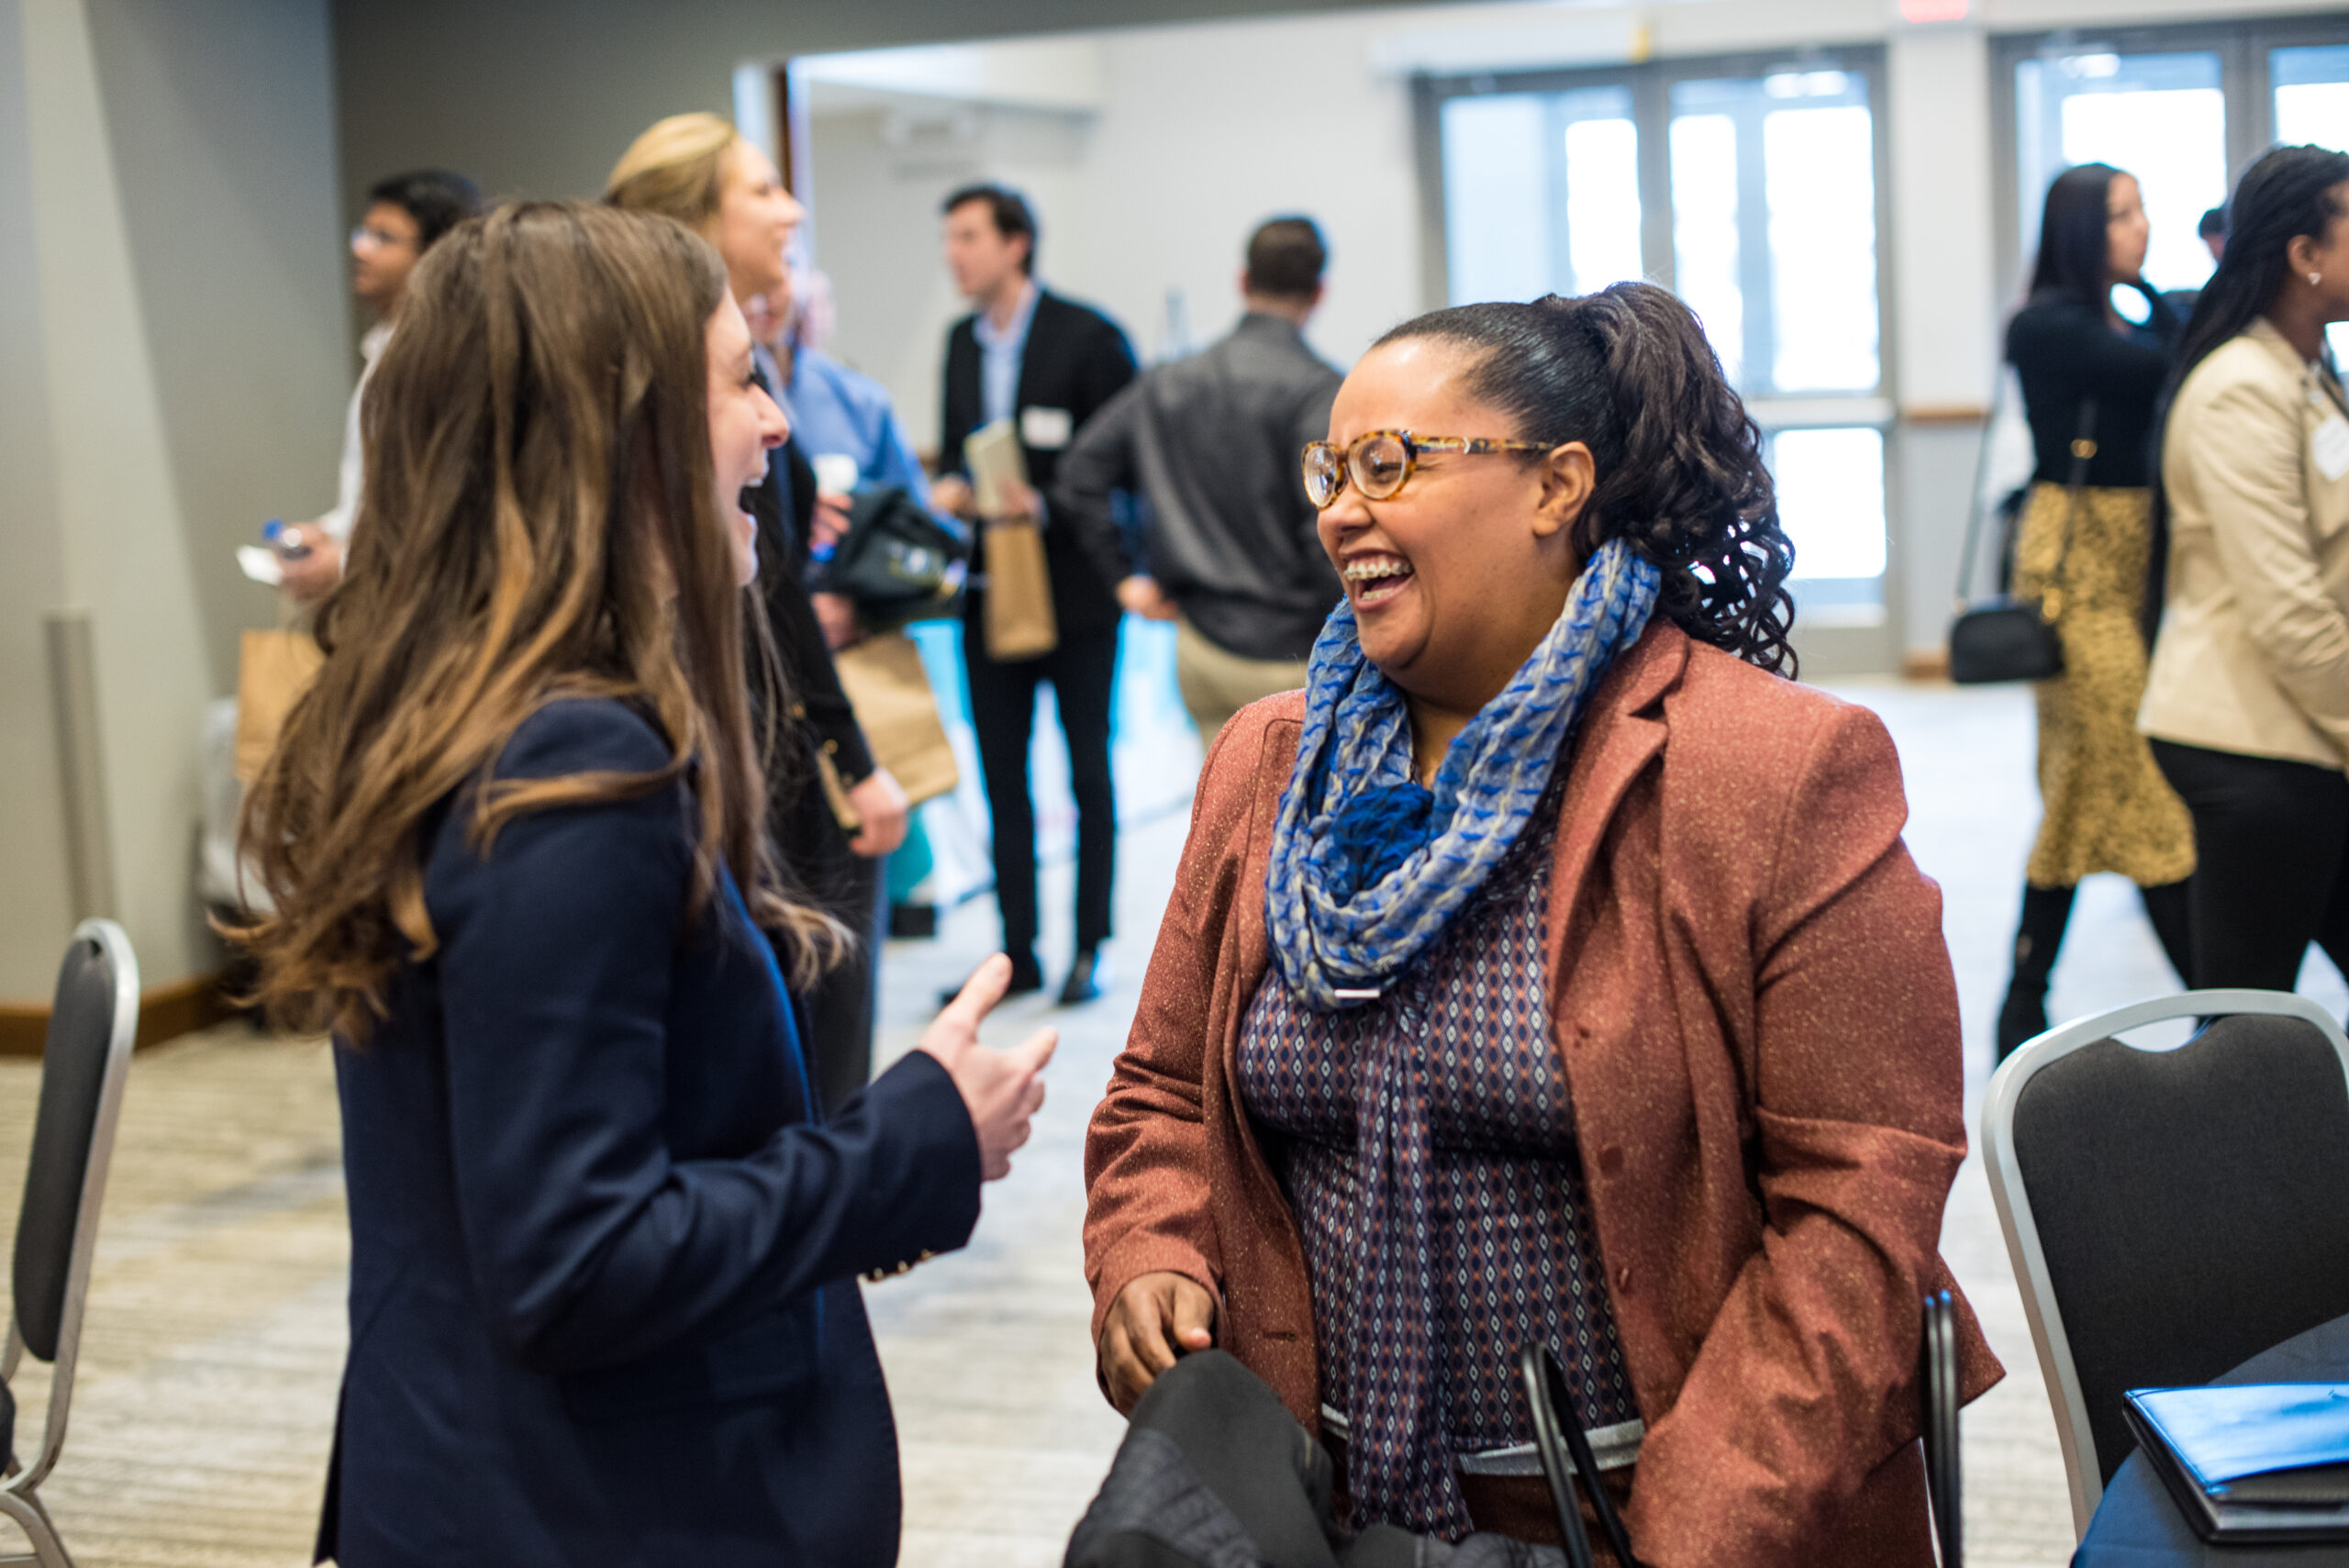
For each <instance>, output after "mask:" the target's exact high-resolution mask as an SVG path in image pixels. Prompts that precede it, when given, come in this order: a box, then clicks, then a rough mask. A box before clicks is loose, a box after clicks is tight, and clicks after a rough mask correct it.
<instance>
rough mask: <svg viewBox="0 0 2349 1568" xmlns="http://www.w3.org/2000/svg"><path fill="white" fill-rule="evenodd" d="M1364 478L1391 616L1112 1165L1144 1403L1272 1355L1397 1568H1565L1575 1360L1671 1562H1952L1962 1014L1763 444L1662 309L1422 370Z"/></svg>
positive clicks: (1189, 903)
mask: <svg viewBox="0 0 2349 1568" xmlns="http://www.w3.org/2000/svg"><path fill="white" fill-rule="evenodd" d="M1306 467H1307V478H1308V490H1309V491H1310V492H1311V493H1312V495H1313V498H1314V500H1315V501H1316V502H1317V504H1319V506H1321V507H1322V508H1323V510H1322V513H1321V539H1322V543H1323V546H1324V547H1325V548H1326V549H1327V550H1329V552H1330V558H1331V560H1332V561H1333V562H1335V563H1336V564H1337V566H1338V568H1339V571H1340V574H1341V577H1342V578H1343V579H1344V581H1345V584H1346V589H1347V599H1346V601H1345V602H1344V603H1343V604H1341V606H1339V608H1338V610H1337V611H1336V612H1335V613H1334V614H1333V615H1332V617H1330V626H1329V628H1327V629H1326V630H1325V631H1324V633H1323V635H1322V639H1321V641H1320V643H1319V646H1318V647H1317V648H1316V651H1315V653H1314V660H1313V680H1312V684H1311V685H1310V686H1309V687H1308V690H1307V691H1306V692H1304V693H1301V694H1290V695H1286V696H1283V697H1275V698H1270V699H1268V700H1266V701H1264V702H1262V703H1258V704H1256V705H1255V706H1252V707H1250V708H1247V709H1244V710H1243V711H1242V712H1241V714H1240V715H1239V717H1236V718H1235V719H1234V720H1233V721H1232V722H1231V723H1230V725H1229V726H1228V727H1227V728H1226V729H1225V730H1224V732H1223V734H1222V736H1221V738H1220V739H1219V741H1218V743H1217V745H1216V747H1215V749H1214V751H1213V752H1212V754H1211V755H1210V756H1209V758H1208V763H1207V767H1206V770H1205V773H1203V775H1202V777H1201V780H1200V784H1199V791H1198V796H1197V805H1196V806H1195V808H1194V817H1193V822H1192V829H1191V836H1190V841H1189V844H1188V846H1187V847H1186V851H1185V853H1184V859H1183V863H1182V869H1181V872H1180V874H1179V877H1178V881H1177V884H1176V888H1175V895H1174V898H1173V901H1172V902H1171V904H1170V906H1169V907H1168V909H1167V913H1166V917H1165V920H1164V922H1163V925H1162V927H1161V929H1160V932H1159V938H1158V945H1157V949H1156V951H1155V952H1154V953H1153V955H1152V961H1151V966H1150V972H1149V975H1148V977H1147V980H1146V982H1145V984H1144V988H1143V995H1142V998H1141V1006H1140V1009H1139V1011H1138V1012H1137V1014H1136V1018H1135V1022H1134V1028H1133V1032H1132V1035H1131V1038H1130V1041H1129V1043H1128V1046H1127V1049H1126V1051H1125V1052H1124V1054H1123V1055H1121V1056H1120V1058H1119V1062H1118V1064H1117V1069H1116V1072H1115V1074H1114V1076H1113V1078H1112V1080H1111V1083H1110V1085H1109V1090H1108V1097H1107V1098H1106V1099H1105V1100H1104V1101H1103V1103H1102V1105H1101V1106H1100V1108H1099V1109H1098V1110H1097V1112H1096V1114H1095V1118H1094V1123H1093V1128H1092V1132H1091V1137H1090V1140H1089V1142H1088V1145H1087V1151H1086V1174H1087V1177H1088V1181H1089V1184H1090V1186H1089V1191H1090V1195H1091V1209H1090V1213H1089V1215H1088V1218H1087V1223H1086V1228H1085V1251H1086V1266H1087V1270H1088V1273H1089V1277H1090V1279H1091V1282H1092V1284H1093V1287H1094V1292H1095V1331H1096V1339H1097V1347H1098V1351H1099V1356H1100V1362H1101V1372H1102V1377H1103V1382H1104V1386H1105V1388H1106V1389H1107V1390H1108V1394H1109V1396H1110V1397H1111V1398H1112V1400H1113V1401H1115V1402H1116V1403H1117V1404H1118V1405H1119V1407H1120V1408H1127V1409H1130V1407H1132V1406H1133V1404H1134V1403H1135V1401H1136V1400H1137V1399H1139V1398H1140V1396H1141V1394H1142V1393H1143V1391H1144V1390H1145V1389H1146V1388H1147V1387H1148V1385H1150V1383H1151V1382H1152V1379H1153V1378H1154V1377H1155V1376H1156V1375H1157V1374H1158V1373H1160V1372H1163V1371H1164V1370H1165V1369H1166V1368H1167V1367H1169V1366H1171V1365H1172V1364H1173V1363H1174V1361H1175V1358H1176V1357H1177V1356H1179V1355H1180V1354H1183V1353H1185V1352H1186V1351H1197V1350H1203V1349H1205V1348H1207V1347H1208V1346H1209V1345H1210V1344H1212V1345H1216V1346H1219V1347H1221V1348H1222V1349H1224V1350H1227V1351H1230V1352H1231V1354H1232V1355H1234V1356H1236V1357H1237V1358H1238V1359H1239V1360H1240V1361H1241V1362H1242V1363H1244V1364H1245V1365H1246V1366H1247V1367H1248V1368H1250V1369H1251V1370H1252V1371H1253V1372H1254V1373H1257V1374H1258V1375H1259V1376H1260V1377H1262V1378H1263V1379H1264V1381H1265V1382H1266V1383H1268V1384H1269V1385H1271V1386H1272V1387H1273V1389H1274V1390H1275V1392H1276V1393H1278V1395H1279V1396H1280V1397H1281V1399H1282V1400H1283V1402H1284V1403H1285V1404H1286V1406H1287V1407H1288V1408H1289V1410H1290V1411H1291V1412H1292V1413H1293V1414H1294V1415H1295V1416H1296V1417H1297V1419H1298V1420H1300V1421H1302V1422H1304V1423H1306V1424H1307V1426H1308V1428H1313V1429H1319V1431H1320V1432H1321V1433H1323V1434H1324V1435H1325V1436H1327V1437H1328V1438H1330V1439H1331V1440H1332V1441H1333V1446H1338V1447H1340V1448H1341V1452H1342V1457H1341V1473H1342V1475H1343V1485H1344V1487H1345V1491H1346V1493H1347V1495H1348V1497H1349V1499H1350V1504H1351V1511H1352V1523H1353V1527H1354V1528H1356V1529H1360V1528H1363V1527H1365V1526H1368V1525H1371V1524H1374V1523H1382V1522H1383V1523H1386V1524H1392V1525H1396V1526H1399V1527H1401V1528H1403V1529H1409V1530H1414V1531H1419V1532H1425V1533H1431V1534H1439V1535H1443V1536H1445V1537H1447V1538H1451V1539H1458V1538H1459V1537H1461V1536H1463V1535H1464V1534H1465V1533H1467V1532H1468V1531H1469V1530H1471V1529H1486V1530H1497V1531H1501V1532H1504V1533H1508V1534H1512V1535H1520V1536H1525V1537H1531V1538H1536V1539H1538V1538H1540V1537H1542V1535H1543V1534H1545V1533H1546V1532H1545V1529H1544V1525H1543V1516H1544V1514H1545V1512H1546V1509H1547V1503H1546V1499H1545V1498H1544V1497H1543V1496H1542V1490H1541V1484H1540V1482H1539V1481H1538V1480H1534V1479H1531V1478H1530V1477H1529V1475H1528V1470H1529V1468H1530V1465H1529V1463H1528V1462H1526V1450H1525V1449H1524V1446H1523V1445H1524V1444H1525V1443H1526V1441H1527V1440H1528V1437H1529V1435H1530V1434H1529V1432H1528V1430H1527V1429H1526V1428H1525V1425H1524V1421H1523V1417H1522V1415H1521V1412H1520V1409H1519V1406H1518V1402H1517V1399H1516V1397H1515V1395H1514V1393H1513V1390H1512V1387H1511V1385H1510V1383H1509V1373H1508V1369H1509V1367H1510V1366H1511V1365H1512V1364H1513V1360H1514V1356H1515V1352H1516V1351H1517V1349H1518V1348H1519V1346H1520V1345H1521V1344H1523V1343H1524V1342H1526V1341H1527V1340H1531V1339H1535V1338H1539V1339H1542V1340H1544V1341H1546V1342H1547V1343H1549V1344H1550V1345H1551V1346H1552V1348H1553V1350H1555V1351H1557V1352H1558V1354H1559V1356H1560V1359H1561V1361H1562V1362H1564V1365H1565V1366H1566V1368H1567V1370H1568V1377H1569V1382H1570V1385H1572V1390H1573V1395H1574V1402H1575V1410H1574V1412H1573V1414H1574V1415H1575V1417H1577V1418H1579V1420H1580V1422H1581V1424H1582V1425H1583V1426H1584V1427H1585V1429H1587V1430H1590V1431H1591V1432H1592V1433H1593V1435H1594V1437H1595V1438H1596V1439H1597V1445H1596V1446H1598V1448H1600V1449H1601V1450H1602V1451H1607V1452H1609V1453H1610V1454H1611V1455H1612V1456H1613V1458H1614V1460H1615V1462H1617V1463H1618V1464H1624V1465H1635V1468H1633V1469H1632V1470H1631V1475H1632V1480H1631V1485H1630V1488H1629V1499H1630V1507H1629V1523H1630V1526H1631V1537H1632V1544H1633V1547H1634V1549H1635V1551H1637V1552H1638V1554H1639V1555H1640V1556H1641V1557H1642V1560H1644V1561H1645V1562H1650V1563H1653V1564H1656V1565H1658V1568H1675V1565H1678V1564H1684V1563H1686V1564H1697V1563H1705V1564H1713V1565H1718V1564H1731V1563H1743V1564H1756V1565H1760V1564H1788V1565H1792V1564H1796V1563H1802V1564H1806V1565H1809V1564H1820V1563H1852V1564H1854V1565H1856V1564H1861V1563H1865V1564H1869V1565H1871V1568H1875V1565H1879V1564H1887V1563H1895V1564H1898V1563H1913V1564H1919V1565H1920V1568H1921V1565H1924V1564H1929V1563H1931V1562H1932V1546H1931V1544H1930V1542H1929V1538H1928V1530H1927V1524H1926V1511H1925V1496H1924V1483H1923V1474H1922V1470H1921V1467H1920V1463H1919V1461H1918V1456H1917V1447H1916V1441H1915V1440H1916V1437H1917V1421H1916V1412H1917V1409H1918V1396H1917V1392H1916V1386H1915V1368H1916V1365H1917V1359H1918V1333H1919V1302H1920V1297H1921V1296H1923V1294H1924V1293H1925V1292H1927V1291H1929V1290H1932V1289H1936V1288H1939V1287H1942V1286H1944V1285H1946V1284H1948V1283H1949V1274H1948V1271H1947V1269H1946V1268H1945V1267H1944V1266H1943V1263H1942V1262H1941V1260H1940V1258H1939V1257H1938V1256H1937V1255H1936V1252H1935V1247H1936V1243H1937V1240H1938V1237H1939V1234H1940V1229H1941V1218H1942V1209H1943V1202H1944V1199H1945V1197H1946V1195H1947V1193H1948V1188H1949V1184H1950V1181H1951V1179H1952V1177H1953V1176H1954V1174H1955V1173H1956V1170H1957V1167H1958V1162H1959V1161H1960V1160H1961V1158H1962V1157H1963V1155H1964V1152H1965V1131H1964V1128H1963V1124H1962V1120H1961V1115H1960V1095H1961V1084H1962V1073H1961V1067H1960V1059H1959V1048H1958V1020H1957V1000H1956V995H1955V992H1954V985H1953V984H1952V979H1951V973H1950V965H1949V959H1948V956H1947V953H1946V951H1945V950H1944V948H1943V942H1942V937H1941V900H1940V896H1939V894H1938V892H1937V891H1936V889H1935V888H1934V887H1933V885H1932V884H1931V883H1930V882H1928V881H1927V880H1926V879H1925V878H1924V877H1923V876H1922V875H1921V874H1920V873H1919V872H1918V870H1917V868H1916V866H1915V864H1914V863H1913V862H1911V861H1910V860H1909V855H1908V851H1906V849H1905V848H1904V847H1903V846H1902V843H1901V840H1900V828H1901V824H1902V822H1903V820H1904V817H1905V816H1906V807H1905V806H1904V803H1903V800H1902V796H1901V789H1900V778H1899V768H1898V760H1897V759H1896V757H1895V755H1894V752H1893V749H1892V744H1891V742H1890V740H1889V739H1888V738H1887V736H1886V734H1885V732H1884V729H1883V727H1882V726H1881V725H1880V724H1879V723H1878V722H1877V720H1876V718H1875V717H1874V716H1873V715H1871V714H1869V713H1867V712H1865V710H1863V709H1860V708H1856V707H1853V706H1847V705H1845V704H1842V703H1841V702H1838V701H1836V700H1835V699H1833V698H1831V697H1828V696H1826V695H1822V694H1820V693H1818V692H1816V691H1812V690H1809V689H1806V688H1804V687H1801V686H1798V685H1796V684H1793V683H1792V682H1791V681H1789V680H1787V679H1786V678H1784V677H1783V675H1782V674H1781V673H1779V672H1780V671H1781V670H1783V669H1785V668H1786V667H1787V666H1789V665H1790V664H1791V663H1792V657H1791V653H1790V651H1789V650H1788V648H1787V640H1786V632H1787V620H1788V618H1789V613H1790V609H1791V606H1790V605H1789V602H1788V600H1787V595H1786V593H1785V590H1784V588H1783V584H1784V580H1785V578H1786V575H1787V571H1788V569H1789V566H1790V565H1791V561H1792V551H1791V549H1790V547H1789V546H1788V544H1787V539H1786V537H1785V535H1784V534H1783V533H1782V532H1781V531H1780V529H1779V528H1778V524H1777V518H1776V507H1775V505H1774V503H1773V501H1772V499H1771V494H1770V487H1769V480H1768V476H1767V475H1766V473H1765V472H1764V471H1763V468H1762V465H1761V462H1760V458H1759V453H1758V450H1757V444H1756V437H1755V433H1754V429H1753V425H1752V423H1751V422H1750V421H1749V420H1748V418H1747V417H1746V416H1745V412H1744V409H1743V408H1742V406H1741V405H1740V404H1739V403H1738V400H1737V398H1736V396H1735V395H1734V394H1732V393H1731V391H1730V389H1729V387H1728V386H1727V384H1725V383H1724V382H1723V380H1722V379H1721V375H1720V367H1719V364H1718V363H1717V362H1716V361H1715V360H1714V358H1713V356H1712V354H1711V351H1710V350H1709V349H1708V348H1707V346H1706V344H1705V342H1704V339H1703V337H1702V335H1701V333H1700V332H1699V330H1698V327H1697V324H1696V322H1695V319H1694V318H1693V317H1690V316H1689V314H1688V312H1687V307H1686V306H1682V305H1681V304H1680V302H1679V301H1678V300H1676V299H1675V298H1673V297H1672V296H1671V295H1668V294H1666V293H1665V292H1664V291H1663V290H1661V289H1657V288H1653V287H1652V286H1650V285H1646V284H1618V285H1616V286H1615V287H1613V288H1610V289H1609V290H1607V291H1605V292H1604V293H1602V294H1599V295H1592V296H1590V297H1588V298H1586V299H1579V300H1558V299H1549V300H1544V301H1542V302H1539V303H1537V304H1534V305H1530V306H1529V305H1486V306H1466V307H1462V308H1459V309H1454V310H1448V311H1439V312H1436V313H1435V314H1433V315H1431V316H1428V317H1420V318H1419V319H1418V320H1416V321H1413V322H1410V323H1408V324H1406V325H1405V326H1403V327H1401V328H1397V329H1396V330H1395V331H1394V332H1392V333H1390V334H1388V336H1387V337H1386V339H1383V340H1382V341H1381V342H1380V343H1379V344H1378V345H1377V346H1376V347H1375V348H1374V349H1373V350H1371V352H1370V353H1369V354H1368V355H1366V356H1365V357H1364V360H1363V361H1362V362H1361V363H1360V364H1359V365H1357V366H1356V367H1355V369H1354V371H1353V374H1352V375H1351V376H1349V377H1348V378H1347V381H1346V383H1345V385H1344V387H1343V388H1342V389H1341V392H1340V394H1339V396H1338V400H1337V404H1336V406H1335V408H1334V410H1333V412H1332V414H1331V417H1330V441H1328V442H1326V443H1317V444H1316V445H1315V446H1314V447H1311V448H1308V450H1307V454H1306ZM1997 1372H1998V1369H1997V1363H1996V1362H1994V1361H1993V1360H1992V1359H1991V1357H1990V1355H1989V1353H1988V1351H1987V1348H1986V1347H1985V1346H1984V1345H1983V1343H1982V1340H1981V1338H1980V1336H1979V1334H1978V1332H1977V1331H1976V1329H1975V1328H1974V1326H1973V1323H1972V1319H1971V1318H1970V1316H1968V1317H1966V1318H1965V1374H1966V1375H1965V1387H1966V1392H1967V1394H1968V1395H1969V1396H1970V1395H1972V1394H1974V1393H1976V1392H1979V1391H1980V1390H1981V1389H1982V1388H1984V1387H1987V1385H1988V1384H1989V1383H1990V1382H1991V1381H1993V1380H1994V1379H1995V1377H1996V1376H1997ZM1548 1530H1549V1531H1554V1525H1551V1526H1549V1527H1548ZM1551 1539H1554V1534H1552V1535H1551Z"/></svg>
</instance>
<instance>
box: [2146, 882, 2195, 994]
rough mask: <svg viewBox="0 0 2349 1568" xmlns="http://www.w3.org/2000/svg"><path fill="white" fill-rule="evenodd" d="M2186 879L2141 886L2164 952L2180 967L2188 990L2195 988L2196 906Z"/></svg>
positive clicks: (2181, 981)
mask: <svg viewBox="0 0 2349 1568" xmlns="http://www.w3.org/2000/svg"><path fill="white" fill-rule="evenodd" d="M2187 887H2188V883H2186V882H2185V881H2182V880H2181V881H2178V882H2165V883H2163V884H2160V885H2159V886H2157V887H2141V888H2139V889H2137V895H2138V896H2139V897H2141V898H2143V900H2144V901H2145V918H2146V919H2148V920H2151V921H2152V922H2153V923H2154V935H2155V936H2156V937H2159V938H2160V939H2161V942H2162V953H2163V956H2165V958H2167V959H2168V960H2169V966H2170V967H2171V968H2172V969H2175V970H2176V971H2177V983H2178V984H2180V985H2183V986H2185V987H2186V988H2187V989H2188V991H2191V990H2193V989H2194V909H2193V905H2192V903H2191V901H2190V900H2188V897H2187V895H2186V890H2187Z"/></svg>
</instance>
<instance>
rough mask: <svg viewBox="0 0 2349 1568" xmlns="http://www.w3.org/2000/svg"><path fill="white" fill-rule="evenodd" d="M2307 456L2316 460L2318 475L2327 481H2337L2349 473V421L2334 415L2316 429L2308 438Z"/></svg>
mask: <svg viewBox="0 0 2349 1568" xmlns="http://www.w3.org/2000/svg"><path fill="white" fill-rule="evenodd" d="M2309 455H2310V457H2312V458H2314V459H2316V467H2317V472H2318V473H2321V474H2323V475H2324V476H2325V477H2326V478H2327V479H2338V478H2340V477H2341V476H2342V475H2343V474H2344V473H2349V419H2343V417H2341V416H2340V415H2338V414H2335V415H2334V416H2332V417H2331V418H2330V419H2327V420H2326V421H2325V422H2324V423H2323V424H2321V425H2319V426H2318V427H2317V428H2316V434H2314V435H2312V436H2310V438H2309Z"/></svg>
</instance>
